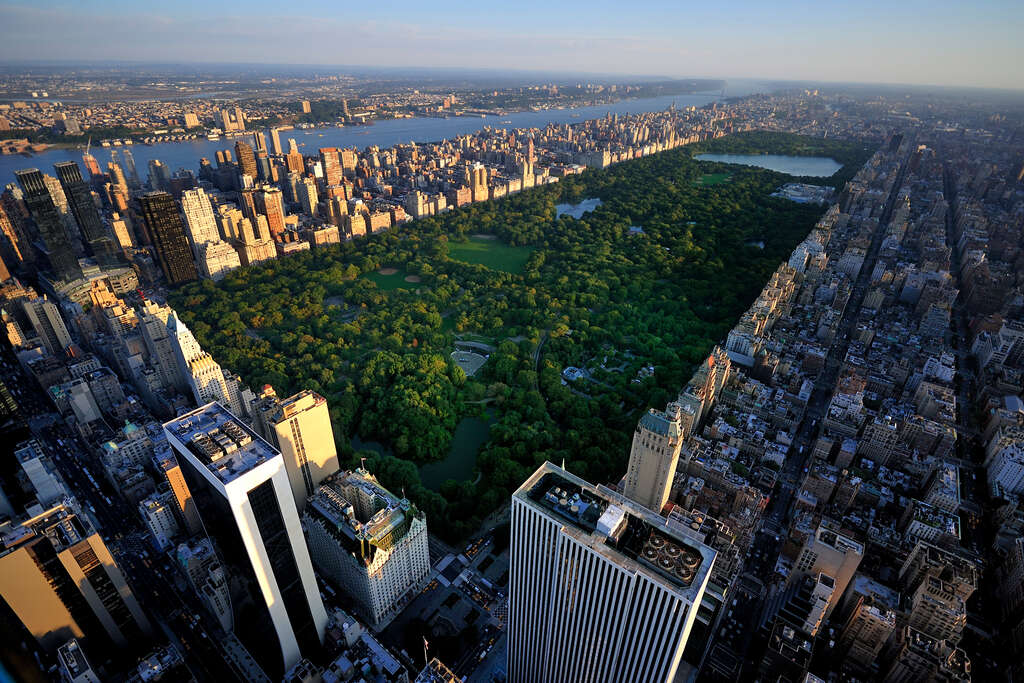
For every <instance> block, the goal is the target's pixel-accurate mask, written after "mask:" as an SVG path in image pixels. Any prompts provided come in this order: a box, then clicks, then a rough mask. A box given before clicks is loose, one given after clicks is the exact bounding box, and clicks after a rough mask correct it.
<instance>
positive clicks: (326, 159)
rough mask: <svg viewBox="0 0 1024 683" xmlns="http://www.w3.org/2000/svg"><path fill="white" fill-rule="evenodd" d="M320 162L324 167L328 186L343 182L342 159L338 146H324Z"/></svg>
mask: <svg viewBox="0 0 1024 683" xmlns="http://www.w3.org/2000/svg"><path fill="white" fill-rule="evenodd" d="M320 164H321V165H322V166H323V168H324V180H325V181H326V183H327V187H330V186H332V185H337V184H338V183H340V182H341V176H342V172H341V159H339V158H338V149H337V148H336V147H324V148H323V149H321V150H320Z"/></svg>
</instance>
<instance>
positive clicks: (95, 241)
mask: <svg viewBox="0 0 1024 683" xmlns="http://www.w3.org/2000/svg"><path fill="white" fill-rule="evenodd" d="M53 168H54V170H55V171H57V178H58V179H59V180H60V185H61V187H63V188H64V195H65V196H66V197H67V198H68V204H69V205H70V207H71V213H72V215H74V217H75V222H77V223H78V227H79V229H80V230H81V231H82V237H84V238H85V241H86V242H87V243H88V244H89V249H90V250H91V251H92V254H93V256H95V257H96V261H97V262H98V263H99V264H100V267H101V268H113V267H115V266H118V265H120V263H119V262H120V259H119V258H118V249H117V245H116V244H115V242H114V240H113V239H111V237H110V235H109V234H108V233H107V229H106V228H105V227H104V225H103V220H102V219H101V218H100V212H99V210H98V209H97V208H96V205H95V204H94V203H93V201H92V192H91V191H90V190H89V186H88V185H86V183H85V181H84V180H83V179H82V172H81V170H79V168H78V164H77V163H75V162H74V161H62V162H60V163H58V164H54V167H53Z"/></svg>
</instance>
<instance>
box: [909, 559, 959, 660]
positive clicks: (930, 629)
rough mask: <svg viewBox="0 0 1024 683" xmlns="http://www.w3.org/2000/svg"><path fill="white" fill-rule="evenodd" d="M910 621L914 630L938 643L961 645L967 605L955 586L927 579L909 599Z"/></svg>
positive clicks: (930, 578)
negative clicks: (941, 641) (942, 641)
mask: <svg viewBox="0 0 1024 683" xmlns="http://www.w3.org/2000/svg"><path fill="white" fill-rule="evenodd" d="M909 602H910V618H909V620H908V621H907V623H908V624H909V625H910V626H911V627H912V628H913V629H914V630H915V631H920V632H921V633H924V634H925V635H927V636H930V637H932V638H935V639H937V640H945V641H949V642H950V643H953V644H954V645H955V644H956V643H959V642H960V637H961V636H962V635H963V632H964V627H966V626H967V604H966V602H965V601H964V599H963V598H962V597H960V595H959V594H958V592H957V587H956V584H955V583H953V582H948V581H943V580H942V578H941V576H934V575H930V576H928V577H926V578H925V580H924V581H922V582H921V583H920V584H919V585H918V587H917V588H916V589H915V590H914V592H913V593H912V594H911V595H910V598H909Z"/></svg>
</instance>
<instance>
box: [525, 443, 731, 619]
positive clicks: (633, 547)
mask: <svg viewBox="0 0 1024 683" xmlns="http://www.w3.org/2000/svg"><path fill="white" fill-rule="evenodd" d="M513 497H514V498H517V499H519V500H521V501H523V502H525V503H527V504H528V505H531V506H533V507H536V508H538V509H539V510H541V511H542V512H544V513H545V514H547V515H548V516H549V517H553V518H555V519H558V520H559V521H563V522H565V526H564V527H563V528H564V529H565V530H566V531H567V532H569V533H571V534H572V535H574V536H575V537H576V538H577V540H579V541H580V542H581V543H584V544H586V545H588V546H589V547H590V548H592V549H594V550H596V551H598V552H600V553H601V554H602V555H604V556H605V557H606V558H608V559H610V560H612V561H614V562H616V563H618V564H620V565H622V566H623V567H624V568H626V569H629V570H633V571H642V572H643V573H645V574H647V575H648V576H650V577H652V578H654V579H657V580H660V581H661V582H663V583H665V584H667V585H668V586H669V587H670V588H671V589H672V590H674V591H676V592H677V593H681V594H683V595H686V596H687V597H689V598H690V599H691V600H692V599H693V598H695V597H696V592H697V591H698V589H699V586H701V585H703V583H704V580H705V578H706V577H707V575H708V573H709V572H710V571H711V565H712V564H713V563H714V560H715V556H716V552H715V550H713V549H712V548H710V547H708V546H707V545H704V544H703V543H700V542H698V541H696V540H694V539H692V538H690V537H689V536H687V535H686V534H684V533H683V532H680V531H678V530H676V529H674V528H672V527H670V526H669V525H668V521H667V520H666V519H665V518H664V517H661V516H660V515H658V514H656V513H654V512H652V511H651V510H648V509H647V508H645V507H643V506H642V505H640V504H638V503H636V502H634V501H632V500H630V499H628V498H626V497H625V496H622V495H620V494H619V493H617V492H615V491H613V490H611V489H609V488H607V487H605V486H600V485H598V486H594V485H592V484H590V483H588V482H586V481H584V480H583V479H581V478H579V477H577V476H575V475H573V474H572V473H570V472H566V471H565V470H563V469H562V468H560V467H557V466H556V465H553V464H551V463H550V462H548V463H544V464H543V465H541V466H540V468H539V469H538V470H537V471H536V472H534V474H533V475H532V476H531V477H530V478H529V479H527V480H526V481H525V482H524V483H523V485H522V486H520V487H519V490H517V491H516V492H515V493H514V494H513Z"/></svg>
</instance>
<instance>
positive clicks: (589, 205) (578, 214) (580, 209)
mask: <svg viewBox="0 0 1024 683" xmlns="http://www.w3.org/2000/svg"><path fill="white" fill-rule="evenodd" d="M601 204H602V202H601V200H600V199H597V198H593V199H584V200H582V201H581V202H580V203H579V204H555V213H556V218H561V217H562V216H564V215H568V216H572V217H573V218H583V214H585V213H590V212H591V211H593V210H594V209H596V208H597V207H599V206H601Z"/></svg>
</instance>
